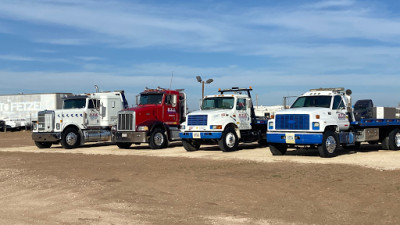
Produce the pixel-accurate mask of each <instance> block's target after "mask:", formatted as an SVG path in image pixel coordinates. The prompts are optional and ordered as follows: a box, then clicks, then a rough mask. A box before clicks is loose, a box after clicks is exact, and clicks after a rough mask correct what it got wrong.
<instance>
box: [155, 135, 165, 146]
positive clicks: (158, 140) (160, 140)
mask: <svg viewBox="0 0 400 225" xmlns="http://www.w3.org/2000/svg"><path fill="white" fill-rule="evenodd" d="M154 143H155V144H156V145H158V146H161V145H162V144H163V143H164V136H163V135H162V133H156V134H155V135H154Z"/></svg>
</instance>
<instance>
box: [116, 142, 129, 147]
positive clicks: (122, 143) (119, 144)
mask: <svg viewBox="0 0 400 225" xmlns="http://www.w3.org/2000/svg"><path fill="white" fill-rule="evenodd" d="M131 145H132V143H129V142H118V143H117V146H118V148H122V149H128V148H130V147H131Z"/></svg>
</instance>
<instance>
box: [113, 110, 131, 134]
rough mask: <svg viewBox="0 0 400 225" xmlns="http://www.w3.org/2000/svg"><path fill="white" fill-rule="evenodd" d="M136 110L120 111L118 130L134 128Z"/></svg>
mask: <svg viewBox="0 0 400 225" xmlns="http://www.w3.org/2000/svg"><path fill="white" fill-rule="evenodd" d="M134 119H135V116H134V112H129V111H123V112H120V113H118V125H117V130H134V127H135V123H134V122H135V121H134Z"/></svg>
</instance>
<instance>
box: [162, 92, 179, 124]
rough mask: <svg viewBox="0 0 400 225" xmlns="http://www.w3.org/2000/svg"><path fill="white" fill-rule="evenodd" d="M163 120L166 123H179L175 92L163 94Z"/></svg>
mask: <svg viewBox="0 0 400 225" xmlns="http://www.w3.org/2000/svg"><path fill="white" fill-rule="evenodd" d="M164 103H165V105H164V122H165V123H166V124H171V125H172V124H174V125H178V124H179V108H178V107H179V104H178V96H177V95H175V94H167V95H165V100H164Z"/></svg>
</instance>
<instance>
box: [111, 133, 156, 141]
mask: <svg viewBox="0 0 400 225" xmlns="http://www.w3.org/2000/svg"><path fill="white" fill-rule="evenodd" d="M112 141H113V142H130V143H147V142H148V140H147V133H146V132H137V131H116V132H114V133H113V136H112Z"/></svg>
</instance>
